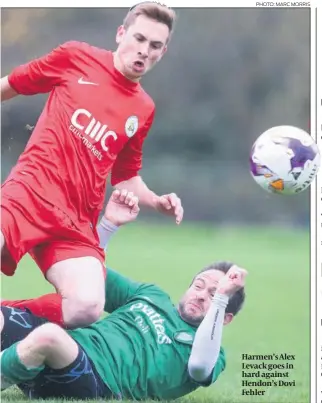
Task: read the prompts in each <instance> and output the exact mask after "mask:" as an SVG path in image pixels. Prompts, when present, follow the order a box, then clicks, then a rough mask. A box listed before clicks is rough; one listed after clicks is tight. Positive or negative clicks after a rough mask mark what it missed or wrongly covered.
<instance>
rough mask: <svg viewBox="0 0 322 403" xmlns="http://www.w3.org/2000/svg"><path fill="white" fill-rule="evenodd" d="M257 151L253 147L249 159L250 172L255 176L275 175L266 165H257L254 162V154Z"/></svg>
mask: <svg viewBox="0 0 322 403" xmlns="http://www.w3.org/2000/svg"><path fill="white" fill-rule="evenodd" d="M254 150H255V146H253V148H252V151H251V155H250V158H249V163H250V171H251V173H252V174H253V175H254V176H262V175H265V174H273V172H272V171H271V170H270V169H268V168H267V166H265V165H261V164H257V163H256V162H254V160H253V152H254Z"/></svg>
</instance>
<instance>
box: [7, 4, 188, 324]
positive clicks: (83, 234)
mask: <svg viewBox="0 0 322 403" xmlns="http://www.w3.org/2000/svg"><path fill="white" fill-rule="evenodd" d="M174 20H175V13H174V11H173V10H171V9H169V8H167V7H166V6H162V5H160V4H158V3H154V2H146V3H141V4H139V5H137V6H135V7H133V8H132V9H131V10H130V11H129V13H128V14H127V16H126V17H125V20H124V22H123V25H121V26H120V27H119V28H118V30H117V34H116V42H117V45H118V47H117V50H116V51H115V52H111V51H107V50H103V49H99V48H96V47H93V46H90V45H88V44H86V43H80V42H75V41H71V42H67V43H65V44H63V45H61V46H59V47H57V48H56V49H54V50H53V51H51V52H50V53H49V54H47V55H45V56H43V57H41V58H39V59H36V60H33V61H31V62H29V63H27V64H25V65H22V66H19V67H17V68H15V69H14V70H13V71H12V72H11V73H10V74H9V76H7V77H4V78H2V79H1V97H2V100H8V99H10V98H12V97H14V96H16V95H18V94H22V95H33V94H39V93H50V95H49V98H48V100H47V103H46V105H45V107H44V110H43V112H42V114H41V115H40V118H39V120H38V122H37V125H36V127H35V129H34V131H33V133H32V136H31V138H30V140H29V142H28V144H27V146H26V148H25V151H24V152H23V153H22V154H21V156H20V158H19V159H18V162H17V164H16V166H15V167H14V168H13V169H12V171H11V173H10V174H9V177H8V178H7V180H6V181H5V183H4V184H3V185H2V195H1V215H2V217H1V219H2V220H1V252H2V253H1V270H2V272H3V273H4V274H6V275H8V276H11V275H13V274H14V272H15V269H16V266H17V264H18V262H19V261H20V259H21V258H22V256H23V255H25V254H26V253H30V254H31V256H32V257H33V258H34V260H35V261H36V263H37V264H38V266H39V267H40V269H41V270H42V272H43V273H44V275H45V277H46V279H47V280H48V281H49V282H50V283H51V284H53V286H54V287H55V289H56V290H57V294H50V295H47V296H43V297H41V300H39V301H38V302H39V304H38V305H39V306H40V305H41V309H42V310H43V311H45V315H46V317H47V318H49V319H51V320H53V321H54V322H56V323H61V324H63V325H66V326H68V327H78V326H84V325H87V324H90V323H92V322H94V321H96V320H97V319H98V318H99V317H100V315H101V313H102V312H103V307H104V302H105V296H104V276H105V269H103V268H102V266H104V259H105V256H104V251H103V249H101V248H100V246H99V238H98V235H97V230H96V226H97V224H98V218H99V214H100V212H101V210H102V208H103V203H104V196H105V189H106V181H107V177H108V176H109V174H110V175H111V184H112V186H114V187H117V188H118V189H120V190H122V189H124V190H126V191H127V192H130V194H131V192H133V193H134V194H136V195H137V196H138V197H139V200H140V205H141V206H148V207H151V208H154V209H155V210H157V211H159V212H161V213H165V214H167V215H170V216H173V217H174V218H175V220H176V222H177V224H179V223H180V222H181V220H182V217H183V208H182V206H181V201H180V199H179V197H178V196H177V195H175V194H174V193H171V194H168V195H163V196H158V195H156V194H155V193H154V192H153V191H151V190H150V189H149V188H148V187H147V186H146V185H145V183H144V182H143V180H142V178H141V177H140V176H139V171H140V169H141V166H142V145H143V143H144V140H145V138H146V136H147V134H148V131H149V129H150V127H151V125H152V122H153V117H154V109H155V106H154V103H153V101H152V99H151V98H150V97H149V96H148V95H147V93H146V92H145V91H144V90H143V88H142V87H141V85H140V79H141V77H142V76H143V75H144V74H146V73H147V72H148V71H149V70H150V69H151V68H152V67H153V66H154V65H155V64H156V63H157V62H158V61H160V59H161V58H162V56H163V55H164V53H165V52H166V49H167V44H168V42H169V39H170V36H171V33H172V30H173V24H174ZM126 194H128V193H126ZM107 275H108V274H107ZM35 303H37V300H31V301H30V304H33V305H35ZM24 307H26V308H28V301H25V302H24ZM57 315H58V316H57Z"/></svg>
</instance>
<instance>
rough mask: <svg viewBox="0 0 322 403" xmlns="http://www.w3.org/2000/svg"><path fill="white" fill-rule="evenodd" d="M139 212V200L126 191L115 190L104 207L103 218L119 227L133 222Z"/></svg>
mask: <svg viewBox="0 0 322 403" xmlns="http://www.w3.org/2000/svg"><path fill="white" fill-rule="evenodd" d="M139 212H140V208H139V199H138V198H137V197H136V196H134V194H133V193H132V192H128V191H127V190H126V189H122V190H118V189H117V190H114V191H113V193H112V195H111V197H110V199H109V201H108V203H107V205H106V208H105V213H104V216H105V218H106V219H108V220H109V221H110V222H111V223H112V224H114V225H117V226H118V227H119V226H121V225H124V224H127V223H129V222H131V221H134V220H135V219H136V218H137V216H138V214H139Z"/></svg>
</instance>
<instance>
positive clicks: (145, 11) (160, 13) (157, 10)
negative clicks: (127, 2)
mask: <svg viewBox="0 0 322 403" xmlns="http://www.w3.org/2000/svg"><path fill="white" fill-rule="evenodd" d="M139 15H144V16H145V17H147V18H150V19H151V20H154V21H157V22H161V23H162V24H165V25H166V26H167V27H168V28H169V32H170V36H171V33H172V31H173V29H174V24H175V21H176V13H175V11H174V10H173V9H171V8H170V7H167V6H166V5H163V4H161V3H158V2H154V1H145V2H142V3H139V4H136V5H135V6H133V7H131V8H130V10H129V12H128V14H127V15H126V17H125V19H124V21H123V25H124V28H125V29H127V28H128V27H129V26H130V25H131V24H133V22H134V21H135V20H136V18H137V17H138V16H139ZM170 36H169V38H170Z"/></svg>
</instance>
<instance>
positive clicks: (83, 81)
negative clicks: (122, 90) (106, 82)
mask: <svg viewBox="0 0 322 403" xmlns="http://www.w3.org/2000/svg"><path fill="white" fill-rule="evenodd" d="M78 84H85V85H98V84H97V83H93V82H91V81H85V80H84V79H83V77H81V78H79V79H78Z"/></svg>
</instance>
